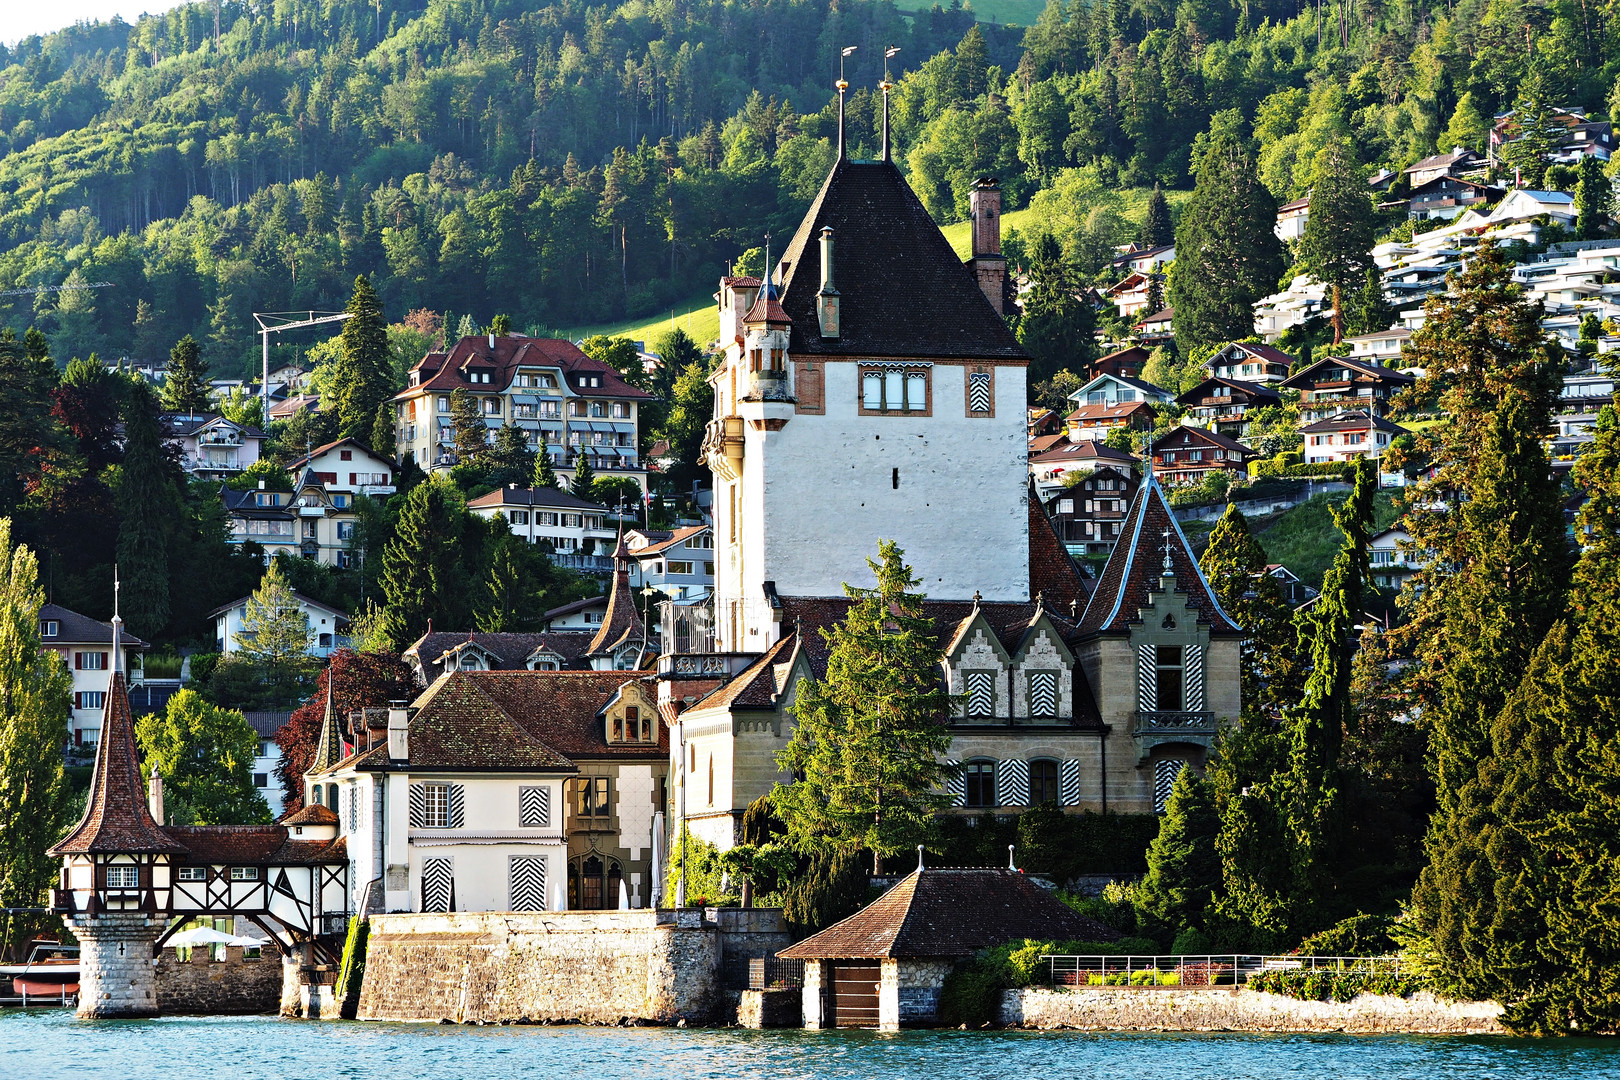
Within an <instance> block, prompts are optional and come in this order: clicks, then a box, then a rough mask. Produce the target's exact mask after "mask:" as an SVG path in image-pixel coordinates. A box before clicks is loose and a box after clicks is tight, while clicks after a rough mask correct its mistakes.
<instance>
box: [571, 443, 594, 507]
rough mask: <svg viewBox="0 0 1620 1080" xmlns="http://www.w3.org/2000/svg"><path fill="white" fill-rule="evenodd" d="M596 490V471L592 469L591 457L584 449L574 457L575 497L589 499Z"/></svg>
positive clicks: (581, 448)
mask: <svg viewBox="0 0 1620 1080" xmlns="http://www.w3.org/2000/svg"><path fill="white" fill-rule="evenodd" d="M595 488H596V470H595V469H593V468H591V457H590V455H589V454H587V453H586V452H585V448H584V447H580V449H579V451H578V452H577V453H575V455H574V482H573V492H574V495H575V497H577V498H581V499H589V498H591V497H592V492H593V491H594V490H595Z"/></svg>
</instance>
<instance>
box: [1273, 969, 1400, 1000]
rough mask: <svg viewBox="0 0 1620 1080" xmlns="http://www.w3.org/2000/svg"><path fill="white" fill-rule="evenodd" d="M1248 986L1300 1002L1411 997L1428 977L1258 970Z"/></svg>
mask: <svg viewBox="0 0 1620 1080" xmlns="http://www.w3.org/2000/svg"><path fill="white" fill-rule="evenodd" d="M1248 985H1249V989H1251V990H1256V991H1260V992H1261V993H1267V994H1280V995H1282V996H1283V997H1291V998H1297V999H1299V1000H1301V1001H1351V1000H1353V999H1354V998H1355V997H1356V995H1357V994H1384V995H1387V996H1390V997H1411V996H1412V995H1413V994H1415V993H1417V992H1418V991H1419V990H1423V989H1426V988H1427V987H1428V985H1429V984H1428V980H1426V979H1423V978H1421V977H1419V976H1415V975H1407V974H1402V973H1398V972H1394V971H1334V970H1322V971H1306V970H1300V969H1294V970H1289V971H1262V972H1258V973H1256V974H1254V975H1251V976H1249V983H1248Z"/></svg>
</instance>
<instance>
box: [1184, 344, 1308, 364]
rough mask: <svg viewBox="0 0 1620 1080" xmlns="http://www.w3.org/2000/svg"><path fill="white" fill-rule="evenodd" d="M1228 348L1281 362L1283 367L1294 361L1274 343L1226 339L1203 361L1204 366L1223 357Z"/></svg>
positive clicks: (1273, 361) (1274, 362)
mask: <svg viewBox="0 0 1620 1080" xmlns="http://www.w3.org/2000/svg"><path fill="white" fill-rule="evenodd" d="M1229 349H1237V350H1239V351H1240V352H1245V353H1248V354H1249V355H1250V356H1253V357H1257V358H1259V359H1261V360H1267V361H1270V362H1271V363H1273V364H1282V365H1284V366H1285V367H1286V366H1289V365H1292V364H1293V362H1294V358H1293V357H1292V356H1290V355H1288V354H1287V353H1285V352H1283V351H1282V350H1281V349H1279V348H1277V347H1276V346H1275V345H1267V344H1265V343H1263V342H1259V341H1228V342H1227V343H1226V344H1225V345H1222V346H1221V349H1220V351H1219V352H1217V353H1216V354H1215V355H1214V356H1211V357H1210V358H1209V360H1208V361H1207V362H1205V364H1204V366H1205V367H1210V366H1212V365H1213V364H1214V363H1215V361H1216V360H1219V359H1221V358H1223V357H1224V356H1225V355H1226V352H1227V350H1229Z"/></svg>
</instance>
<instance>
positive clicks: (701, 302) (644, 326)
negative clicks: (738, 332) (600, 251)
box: [557, 287, 720, 348]
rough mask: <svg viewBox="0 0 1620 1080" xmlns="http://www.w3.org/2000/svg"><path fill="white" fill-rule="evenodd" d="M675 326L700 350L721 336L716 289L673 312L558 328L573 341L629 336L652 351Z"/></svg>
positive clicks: (688, 301)
mask: <svg viewBox="0 0 1620 1080" xmlns="http://www.w3.org/2000/svg"><path fill="white" fill-rule="evenodd" d="M672 319H673V325H674V326H675V327H679V328H680V329H682V330H685V331H686V332H687V333H688V334H689V335H691V338H692V340H693V341H695V342H697V343H698V345H699V346H700V347H702V346H707V345H708V344H710V343H711V342H712V341H714V339H715V338H717V337H719V336H720V309H719V308H718V307H716V306H715V303H714V290H713V288H712V287H711V288H710V289H709V291H707V292H703V293H699V294H698V295H696V296H692V297H689V298H687V299H686V300H683V301H682V302H681V303H679V304H676V305H675V307H674V308H673V309H672V310H671V311H664V312H660V313H659V314H657V315H654V316H650V317H649V316H646V315H643V316H641V317H640V318H635V319H625V320H623V321H621V322H615V323H597V324H596V325H594V326H581V327H559V328H558V331H557V332H558V333H560V334H562V335H563V336H565V337H567V338H569V339H570V340H572V341H579V340H581V339H583V338H588V337H594V336H595V335H597V334H602V335H605V336H607V337H626V338H630V339H631V340H632V341H643V342H646V343H647V346H648V347H649V348H650V347H651V346H652V343H653V341H654V340H655V339H656V338H657V337H658V335H659V334H662V333H664V332H665V331H667V330H669V329H670V328H671V325H672V324H671V320H672Z"/></svg>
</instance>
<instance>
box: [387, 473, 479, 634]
mask: <svg viewBox="0 0 1620 1080" xmlns="http://www.w3.org/2000/svg"><path fill="white" fill-rule="evenodd" d="M465 516H466V511H465V510H464V509H463V508H462V505H461V502H460V498H459V496H458V495H457V494H456V492H455V489H454V486H453V485H451V484H450V482H449V481H448V480H447V479H443V478H433V479H429V480H425V481H423V482H422V483H420V484H418V485H416V487H414V488H412V489H411V493H410V494H409V495H407V496H406V497H405V505H404V506H403V507H402V508H401V509H400V513H399V523H398V525H397V526H396V528H395V531H394V537H393V539H391V540H389V542H388V546H387V547H385V548H384V549H383V574H382V582H381V584H382V591H383V625H384V630H385V633H386V635H387V637H388V639H389V642H390V643H391V645H392V647H393V648H394V649H396V650H403V649H404V648H405V647H406V646H407V645H409V644H410V643H411V642H413V641H415V640H416V639H417V638H418V637H420V636H421V635H422V634H423V633H425V632H426V630H427V627H428V624H429V623H430V622H433V621H437V622H438V625H439V627H440V628H441V629H449V628H450V627H452V626H455V625H456V623H457V620H458V618H459V617H461V614H462V612H463V611H464V610H465V607H464V605H463V603H462V599H461V598H462V596H463V594H464V585H465V582H464V576H463V573H462V570H461V567H462V559H463V557H464V553H463V552H462V550H461V538H462V531H463V524H464V523H463V518H464V517H465Z"/></svg>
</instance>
